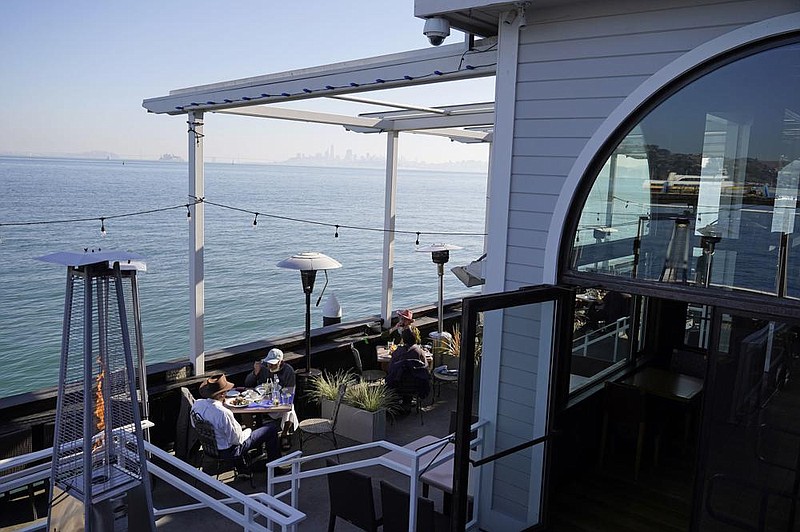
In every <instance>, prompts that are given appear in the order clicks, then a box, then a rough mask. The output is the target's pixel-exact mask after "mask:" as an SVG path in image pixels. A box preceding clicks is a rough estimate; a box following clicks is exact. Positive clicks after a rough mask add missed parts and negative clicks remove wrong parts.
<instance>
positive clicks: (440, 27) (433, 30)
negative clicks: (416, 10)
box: [422, 17, 450, 46]
mask: <svg viewBox="0 0 800 532" xmlns="http://www.w3.org/2000/svg"><path fill="white" fill-rule="evenodd" d="M422 34H423V35H425V37H427V38H428V41H430V43H431V44H432V45H434V46H439V45H440V44H442V43H443V42H444V40H445V39H446V38H447V36H448V35H450V23H449V22H447V21H446V20H445V19H443V18H438V17H437V18H429V19H427V20H425V27H424V28H423V30H422Z"/></svg>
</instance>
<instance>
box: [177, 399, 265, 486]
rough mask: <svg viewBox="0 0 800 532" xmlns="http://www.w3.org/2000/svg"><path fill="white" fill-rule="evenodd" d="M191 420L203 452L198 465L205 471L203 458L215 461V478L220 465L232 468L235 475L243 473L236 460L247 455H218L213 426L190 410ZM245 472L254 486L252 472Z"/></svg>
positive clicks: (220, 469)
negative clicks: (234, 456) (230, 456)
mask: <svg viewBox="0 0 800 532" xmlns="http://www.w3.org/2000/svg"><path fill="white" fill-rule="evenodd" d="M192 421H193V422H194V430H195V431H196V432H197V437H198V438H199V439H200V445H201V449H202V453H203V454H202V457H201V459H200V466H201V468H202V469H203V471H205V468H204V467H202V466H204V465H205V459H206V458H211V459H212V460H214V461H215V462H216V467H215V472H216V478H217V480H219V474H220V472H221V471H223V469H222V467H223V466H225V465H227V466H229V467H230V468H231V469H233V473H234V475H236V476H239V475H240V474H241V473H243V472H240V471H239V469H238V465H239V464H238V462H239V461H240V459H241V460H242V461H244V460H246V459H247V457H244V456H242V457H240V458H225V457H223V456H220V454H219V449H218V448H217V437H216V435H215V433H214V426H213V425H212V424H211V423H209V422H208V421H206V420H205V419H203V418H202V417H200V416H199V415H198V414H197V413H195V412H192ZM247 473H248V474H249V475H250V486H251V487H255V482H254V481H253V475H252V472H249V471H248V472H247Z"/></svg>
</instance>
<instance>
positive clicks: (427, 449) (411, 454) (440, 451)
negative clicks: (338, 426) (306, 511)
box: [267, 420, 488, 532]
mask: <svg viewBox="0 0 800 532" xmlns="http://www.w3.org/2000/svg"><path fill="white" fill-rule="evenodd" d="M487 424H488V421H486V420H479V421H477V422H476V423H474V424H473V425H472V427H471V428H470V431H471V432H472V433H475V438H473V439H472V440H471V441H470V448H471V449H472V450H473V453H474V454H475V456H474V458H475V459H479V458H481V457H482V455H483V444H484V427H485V426H486V425H487ZM453 440H454V436H453V434H450V435H448V436H445V437H443V438H440V439H439V440H437V441H434V442H432V443H429V444H427V445H424V446H422V447H419V448H418V449H409V448H406V447H402V446H400V445H397V444H395V443H391V442H387V441H383V440H381V441H376V442H370V443H364V444H361V445H354V446H351V447H345V448H343V449H333V450H331V451H326V452H323V453H317V454H313V455H308V456H303V454H302V452H301V451H295V452H293V453H291V454H288V455H286V456H284V457H282V458H279V459H277V460H275V461H273V462H270V463H268V464H267V493H268V494H269V495H270V496H272V497H274V498H276V499H281V498H284V497H286V496H290V497H291V498H290V500H291V505H292V506H293V507H297V505H298V503H299V499H300V481H301V480H303V479H306V478H313V477H318V476H322V475H327V474H328V473H335V472H337V471H351V470H355V469H364V468H367V467H373V466H383V467H386V468H388V469H391V470H392V471H396V472H398V473H401V474H403V475H406V476H407V477H408V478H409V479H410V480H411V479H413V480H414V482H409V487H410V489H409V513H408V530H409V532H414V530H415V529H416V522H417V497H418V485H419V481H420V480H421V477H422V475H424V474H425V472H426V471H429V470H431V469H433V468H435V467H436V466H438V465H441V464H443V463H445V462H447V461H452V460H453V455H454V450H453V448H452V446H451V447H450V448H449V449H448V448H447V444H448V443H451V442H452V441H453ZM369 450H373V451H374V450H385V451H394V452H395V453H399V455H400V456H402V457H404V458H405V459H407V461H408V465H406V464H403V463H401V462H399V461H396V460H392V459H390V458H388V459H387V458H386V454H384V455H380V456H376V457H374V458H364V459H360V460H355V461H353V462H347V463H344V464H338V465H335V466H328V467H320V468H316V469H309V470H306V471H303V470H302V467H301V466H302V464H304V463H306V462H309V461H311V460H320V459H324V458H327V457H329V456H337V457H341V456H342V455H346V454H349V453H358V452H362V451H369ZM426 454H427V455H428V456H425V455H426ZM431 454H432V455H433V458H430V455H431ZM395 456H397V455H395ZM281 465H282V466H286V465H289V466H291V468H292V471H291V473H290V474H287V475H285V476H280V477H278V476H275V471H274V469H275V468H276V467H277V466H281ZM472 471H473V472H474V473H475V477H474V478H473V479H471V482H470V487H471V488H472V490H473V491H472V492H471V495H472V497H473V498H474V500H478V499H479V490H480V468H475V469H473V470H472ZM287 482H288V483H289V487H288V488H287V489H285V490H283V491H279V492H276V491H277V489H276V488H277V485H278V484H285V483H287ZM478 507H479V505H477V504H476V505H475V508H474V510H473V515H472V519H471V520H470V521H469V522H468V523H467V529H469V528H471V527H473V526H475V525H477V523H478V511H479V510H478Z"/></svg>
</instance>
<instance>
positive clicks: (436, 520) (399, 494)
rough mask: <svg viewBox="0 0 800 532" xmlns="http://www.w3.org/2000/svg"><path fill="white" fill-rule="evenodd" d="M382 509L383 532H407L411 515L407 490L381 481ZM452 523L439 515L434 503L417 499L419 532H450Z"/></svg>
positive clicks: (421, 498)
mask: <svg viewBox="0 0 800 532" xmlns="http://www.w3.org/2000/svg"><path fill="white" fill-rule="evenodd" d="M380 485H381V507H382V508H383V532H407V531H408V513H409V510H410V509H409V494H408V492H406V491H405V490H403V489H401V488H398V487H397V486H395V485H394V484H390V483H389V482H386V481H385V480H381V482H380ZM449 529H450V522H449V519H448V518H447V516H446V515H444V514H441V513H438V512H437V511H436V510H435V509H434V506H433V501H432V500H430V499H426V498H425V497H417V523H416V528H415V530H416V531H417V532H434V531H436V530H449Z"/></svg>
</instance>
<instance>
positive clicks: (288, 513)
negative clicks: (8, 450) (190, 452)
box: [0, 420, 306, 532]
mask: <svg viewBox="0 0 800 532" xmlns="http://www.w3.org/2000/svg"><path fill="white" fill-rule="evenodd" d="M152 426H154V425H153V423H152V422H150V421H147V420H145V421H143V422H142V427H143V428H150V427H152ZM144 446H145V451H146V452H147V453H148V454H149V455H150V456H151V458H150V459H149V460H148V461H147V471H148V473H150V474H153V475H155V476H157V477H159V478H161V479H163V480H164V481H165V482H167V483H168V484H170V485H172V486H175V487H176V488H178V489H180V490H181V491H183V492H184V493H186V494H187V495H189V496H191V497H193V498H194V499H195V500H197V501H199V503H200V506H199V507H205V508H210V509H212V510H214V511H216V512H217V513H219V514H220V515H222V516H223V517H226V518H228V519H229V520H231V521H232V522H234V523H236V524H237V525H239V526H241V527H242V528H243V529H244V530H245V531H246V532H250V531H253V532H264V531H267V530H271V528H266V527H264V526H262V525H260V524H259V523H257V522H256V519H257V518H258V517H259V516H264V517H265V518H266V519H267V523H268V525H269V526H271V525H272V524H273V523H274V524H276V525H278V526H279V527H280V528H281V530H284V531H293V530H296V529H297V525H298V523H300V522H301V521H302V520H304V519H305V518H306V514H304V513H303V512H301V511H300V510H297V509H296V508H293V507H292V506H290V505H288V504H286V503H285V502H283V501H281V500H278V499H276V498H275V497H272V496H269V495H267V494H265V493H255V494H252V495H247V494H244V493H242V492H240V491H238V490H236V489H234V488H231V487H230V486H228V485H227V484H225V483H223V482H220V481H218V480H217V479H216V478H214V477H211V476H209V475H207V474H205V473H203V472H202V471H199V470H198V469H196V468H194V467H192V466H190V465H189V464H187V463H185V462H183V461H182V460H180V459H178V458H175V457H174V456H173V455H171V454H169V453H167V452H166V451H164V450H162V449H160V448H158V447H156V446H155V445H153V444H151V443H150V442H148V441H146V440H145V441H144ZM52 456H53V448H52V447H50V448H48V449H43V450H41V451H36V452H33V453H27V454H24V455H20V456H15V457H13V458H5V459H2V460H0V471H3V470H7V469H11V468H15V467H20V466H26V465H28V464H32V463H34V462H39V461H42V460H44V462H42V463H40V464H36V465H35V466H33V468H31V469H29V470H26V471H20V472H17V473H12V474H10V475H6V476H5V477H3V476H0V493H3V492H6V491H10V490H11V489H16V488H18V487H20V486H24V485H26V484H30V483H33V482H37V481H39V480H44V479H47V478H49V477H50V464H51V463H52ZM153 457H155V458H158V459H159V460H163V461H164V462H166V463H168V464H169V465H170V466H171V467H173V468H175V469H177V470H179V471H181V472H182V473H185V474H186V475H188V476H189V477H191V478H192V479H195V480H197V481H200V482H202V483H203V484H204V485H205V486H206V487H210V488H212V489H213V490H215V491H216V492H218V493H221V494H223V495H225V498H223V499H216V498H214V497H212V496H211V495H209V494H208V493H206V492H204V491H202V490H201V489H198V488H196V487H194V486H192V485H191V484H189V483H187V482H185V481H184V480H182V479H180V478H178V477H177V476H175V475H174V474H172V473H170V472H168V471H166V470H164V469H162V468H161V467H160V466H159V465H157V464H155V463H153V461H152V458H153ZM229 505H241V510H235V509H234V508H232V507H230V506H229ZM194 508H198V506H197V505H196V504H195V505H182V506H175V507H169V508H153V510H154V515H155V516H162V515H167V514H172V513H178V512H183V511H186V510H189V509H194ZM44 526H46V521H45V522H44V523H38V522H37V523H34V524H32V525H30V526H29V527H27V528H26V529H25V530H37V529H40V528H42V527H44Z"/></svg>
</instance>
